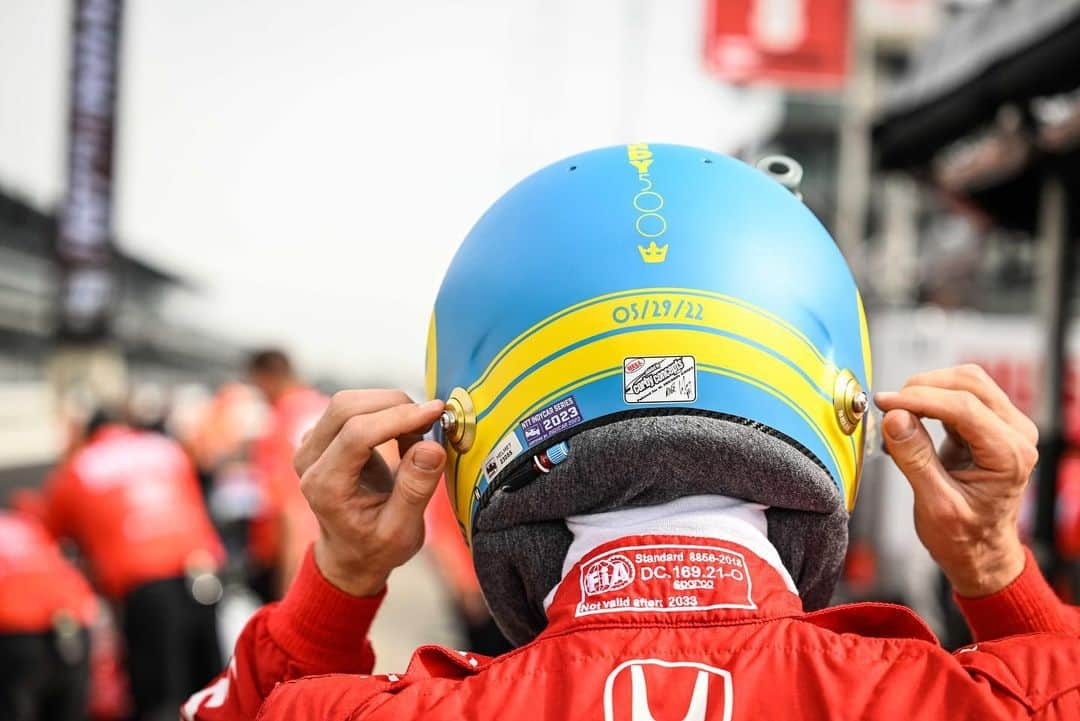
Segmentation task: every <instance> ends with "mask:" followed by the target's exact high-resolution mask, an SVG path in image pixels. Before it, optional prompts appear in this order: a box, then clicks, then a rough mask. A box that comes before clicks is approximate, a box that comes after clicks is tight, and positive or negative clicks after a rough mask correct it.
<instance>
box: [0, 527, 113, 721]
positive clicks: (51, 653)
mask: <svg viewBox="0 0 1080 721" xmlns="http://www.w3.org/2000/svg"><path fill="white" fill-rule="evenodd" d="M96 615H97V599H96V598H95V596H94V593H93V591H91V590H90V585H89V584H88V583H87V582H86V579H85V578H83V576H82V574H81V573H79V571H78V570H77V569H76V568H75V567H74V566H72V565H71V564H70V563H68V561H67V560H66V559H65V558H64V557H63V555H62V554H61V553H60V548H59V547H58V546H57V544H56V541H55V540H53V538H52V536H50V535H49V533H48V532H47V531H46V530H45V528H44V526H42V525H41V523H40V522H39V521H38V520H37V519H35V518H32V517H30V516H27V515H23V514H21V513H13V512H10V511H3V510H0V719H4V720H5V721H77V720H78V719H85V718H86V715H87V702H88V683H89V675H90V667H89V655H90V649H89V642H90V639H89V633H88V627H89V626H90V624H91V623H93V620H94V617H95V616H96Z"/></svg>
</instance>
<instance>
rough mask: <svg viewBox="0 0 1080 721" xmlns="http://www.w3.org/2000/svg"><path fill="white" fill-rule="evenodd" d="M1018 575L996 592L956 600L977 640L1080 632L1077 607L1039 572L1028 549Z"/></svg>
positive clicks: (1077, 633)
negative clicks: (1063, 600) (1066, 602)
mask: <svg viewBox="0 0 1080 721" xmlns="http://www.w3.org/2000/svg"><path fill="white" fill-rule="evenodd" d="M1025 553H1026V559H1027V560H1026V564H1025V566H1024V570H1023V571H1022V572H1021V574H1020V575H1019V576H1018V577H1017V578H1016V579H1015V580H1014V581H1013V582H1012V583H1010V584H1008V585H1007V586H1005V588H1003V589H1001V590H1000V591H998V592H997V593H993V594H991V595H989V596H984V597H982V598H964V597H963V596H960V595H957V596H956V600H957V603H958V604H959V606H960V610H961V611H963V613H964V617H965V618H966V619H967V622H968V626H969V627H970V628H971V632H972V635H973V636H974V638H975V640H977V641H992V640H994V639H998V638H1003V637H1005V636H1013V635H1017V634H1023V633H1040V632H1041V633H1063V634H1073V635H1080V609H1078V608H1076V607H1074V606H1069V605H1068V604H1065V603H1063V602H1062V601H1061V600H1060V599H1059V598H1058V597H1057V596H1056V595H1055V594H1054V591H1053V589H1052V588H1050V585H1049V584H1048V583H1047V582H1046V579H1045V578H1043V575H1042V573H1041V572H1040V571H1039V567H1038V564H1037V563H1035V558H1034V557H1033V556H1032V555H1031V552H1030V551H1027V550H1026V549H1025Z"/></svg>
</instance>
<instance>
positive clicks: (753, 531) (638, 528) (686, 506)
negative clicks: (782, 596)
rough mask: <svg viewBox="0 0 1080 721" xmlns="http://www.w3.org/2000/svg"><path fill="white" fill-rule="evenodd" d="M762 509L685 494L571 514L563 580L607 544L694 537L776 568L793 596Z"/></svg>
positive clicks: (733, 500) (547, 601)
mask: <svg viewBox="0 0 1080 721" xmlns="http://www.w3.org/2000/svg"><path fill="white" fill-rule="evenodd" d="M767 509H768V506H763V505H761V504H760V503H750V502H749V501H743V500H739V499H737V498H728V497H727V496H686V497H684V498H679V499H677V500H674V501H671V502H669V503H663V504H660V505H658V506H644V507H642V508H626V509H622V510H618V511H607V512H605V513H593V514H589V515H584V516H570V517H569V518H567V519H566V527H567V528H569V529H570V532H571V533H573V534H574V541H573V542H572V543H571V544H570V549H569V550H568V551H567V552H566V560H564V561H563V567H562V577H563V578H566V576H567V574H569V573H570V571H571V570H572V569H573V568H574V566H575V565H577V562H578V561H580V560H581V559H582V557H583V556H584V555H585V554H587V553H588V552H589V551H591V550H593V549H594V548H597V547H598V546H600V545H602V544H604V543H607V542H608V541H615V540H618V539H620V538H626V537H630V536H647V535H664V536H693V537H697V538H712V539H716V540H720V541H731V542H732V543H737V544H739V545H740V546H743V547H745V548H748V549H749V550H751V551H753V552H754V554H755V555H757V556H759V557H760V558H761V559H762V560H763V561H765V562H766V563H768V564H769V565H770V566H772V567H773V568H774V569H776V572H777V573H779V574H780V577H781V578H782V579H784V583H785V585H787V588H788V590H789V591H791V592H792V593H794V594H798V590H797V589H796V588H795V582H794V581H793V580H792V579H791V574H790V573H788V570H787V569H786V568H784V564H783V563H782V562H781V561H780V554H779V553H778V552H777V550H776V547H775V546H773V544H772V542H771V541H769V534H768V520H767V519H766V517H765V511H766V510H767ZM560 583H561V582H560ZM558 586H559V584H556V585H555V588H558ZM555 588H552V589H551V591H549V592H548V595H547V596H546V597H545V598H544V608H545V609H547V608H548V607H549V606H550V605H551V599H552V598H553V597H554V596H555Z"/></svg>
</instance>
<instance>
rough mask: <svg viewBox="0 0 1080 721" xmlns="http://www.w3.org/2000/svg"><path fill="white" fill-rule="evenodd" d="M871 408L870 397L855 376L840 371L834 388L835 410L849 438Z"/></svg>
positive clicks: (837, 418) (848, 372) (847, 371)
mask: <svg viewBox="0 0 1080 721" xmlns="http://www.w3.org/2000/svg"><path fill="white" fill-rule="evenodd" d="M869 408H870V397H869V396H868V395H867V394H866V391H864V390H863V389H862V386H861V385H859V381H858V379H857V378H855V374H854V373H852V372H851V371H849V370H847V369H844V370H842V371H840V372H839V373H838V374H837V375H836V384H835V385H834V386H833V409H834V410H835V411H836V420H837V423H839V425H840V430H842V431H843V432H844V433H845V434H847V435H849V436H850V435H851V434H852V433H854V432H855V429H856V428H857V427H858V425H859V421H861V420H862V419H863V416H865V415H866V411H867V410H869Z"/></svg>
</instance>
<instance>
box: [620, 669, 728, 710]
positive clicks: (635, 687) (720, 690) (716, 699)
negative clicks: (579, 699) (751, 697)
mask: <svg viewBox="0 0 1080 721" xmlns="http://www.w3.org/2000/svg"><path fill="white" fill-rule="evenodd" d="M649 689H652V696H651V697H650V695H649V693H650V691H649ZM733 702H734V695H733V692H732V684H731V672H730V671H725V670H724V669H722V668H715V667H713V666H707V665H705V664H703V663H694V662H691V661H661V660H659V659H655V658H644V659H635V660H633V661H625V662H623V663H621V664H619V665H618V666H616V667H615V670H614V671H612V672H611V673H610V674H608V677H607V681H605V682H604V721H731V711H732V704H733Z"/></svg>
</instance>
